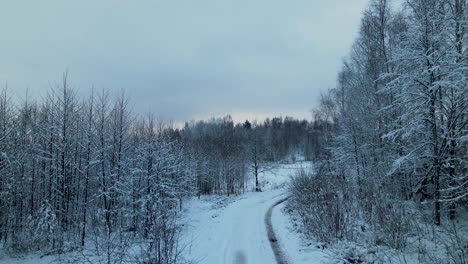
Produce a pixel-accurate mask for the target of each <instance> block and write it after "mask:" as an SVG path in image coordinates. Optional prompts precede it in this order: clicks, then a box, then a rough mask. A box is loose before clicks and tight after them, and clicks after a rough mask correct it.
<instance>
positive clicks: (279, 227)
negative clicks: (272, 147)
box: [183, 162, 327, 264]
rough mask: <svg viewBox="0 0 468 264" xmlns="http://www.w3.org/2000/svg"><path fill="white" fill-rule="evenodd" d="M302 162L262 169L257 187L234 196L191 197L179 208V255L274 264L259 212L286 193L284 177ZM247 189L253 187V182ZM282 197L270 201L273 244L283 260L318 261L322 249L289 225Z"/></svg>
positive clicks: (205, 262)
mask: <svg viewBox="0 0 468 264" xmlns="http://www.w3.org/2000/svg"><path fill="white" fill-rule="evenodd" d="M308 166H310V164H308V163H305V162H304V163H296V164H289V165H282V166H279V167H278V168H276V169H275V170H274V171H270V172H268V173H266V174H264V175H262V177H261V180H262V189H263V190H264V191H263V192H247V193H244V194H242V195H240V196H237V197H228V198H226V197H224V196H202V198H201V199H200V200H199V199H197V198H193V199H192V200H191V201H190V202H189V203H188V204H187V207H186V208H187V211H186V212H185V215H186V219H187V222H188V225H187V228H186V230H184V236H183V238H184V239H183V244H184V245H183V246H185V249H184V253H183V255H184V257H185V258H186V259H187V260H192V261H194V262H196V263H200V264H275V263H277V262H276V260H275V255H274V253H273V250H272V249H271V246H270V241H269V240H268V235H267V229H266V225H265V215H266V213H267V212H268V209H269V208H270V207H271V206H272V205H273V204H275V203H276V202H278V201H279V200H281V199H282V198H285V197H286V196H287V194H286V188H285V183H286V182H287V181H288V180H289V177H290V175H293V174H294V172H295V171H296V170H297V169H298V168H307V167H308ZM248 189H251V190H252V189H254V188H253V183H252V184H251V187H250V188H248ZM282 208H284V203H282V204H279V205H278V206H275V207H274V209H273V211H272V215H271V223H272V226H273V231H274V232H275V234H276V237H277V238H278V242H277V243H278V246H279V247H280V248H281V250H282V252H283V253H284V254H283V255H284V258H285V259H286V260H287V263H288V264H306V263H307V264H311V263H324V262H326V259H327V254H326V253H325V252H324V251H323V250H321V249H317V248H316V247H315V246H314V245H313V243H311V242H310V241H309V242H305V241H304V240H303V238H302V237H301V234H299V233H297V232H296V231H294V228H293V224H292V223H291V221H290V218H289V216H288V215H287V214H285V213H284V212H283V211H282Z"/></svg>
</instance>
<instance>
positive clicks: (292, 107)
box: [0, 0, 368, 122]
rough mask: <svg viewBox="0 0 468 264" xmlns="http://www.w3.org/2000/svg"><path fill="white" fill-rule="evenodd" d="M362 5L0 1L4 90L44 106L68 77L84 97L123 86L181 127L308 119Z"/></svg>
mask: <svg viewBox="0 0 468 264" xmlns="http://www.w3.org/2000/svg"><path fill="white" fill-rule="evenodd" d="M367 2H368V1H367V0H287V1H285V0H282V1H279V0H278V1H276V0H265V1H261V0H191V1H188V0H187V1H182V0H166V1H162V0H161V1H159V0H135V1H130V0H125V1H123V0H122V1H118V0H42V1H37V0H29V1H23V0H14V1H2V3H0V36H1V37H0V39H1V40H0V82H1V83H5V82H8V87H9V90H10V91H13V93H14V96H16V97H21V96H23V97H24V94H25V91H26V89H28V90H29V94H32V95H33V96H34V97H37V98H40V96H41V95H43V94H45V91H47V89H49V88H50V86H51V85H52V86H53V85H55V84H56V83H57V82H59V81H60V79H61V75H62V73H63V72H64V71H65V70H66V69H68V72H69V78H70V81H71V83H72V84H73V86H74V87H76V88H77V89H78V92H79V94H82V95H85V94H87V93H88V92H89V90H90V87H91V86H92V85H94V86H95V87H96V88H106V89H108V90H110V91H111V93H112V94H117V93H118V92H119V91H120V90H122V89H123V90H125V91H126V93H127V94H129V95H130V96H131V98H132V102H133V103H134V111H136V112H138V113H146V112H149V111H152V112H154V113H156V114H157V115H159V116H161V117H163V118H165V119H171V120H173V121H175V122H182V121H185V120H190V119H199V118H207V117H210V116H222V115H225V114H231V115H232V116H233V117H234V119H235V120H242V119H244V118H250V119H252V118H254V117H255V118H258V119H262V118H264V117H265V116H272V115H282V116H286V115H289V116H294V117H297V118H307V119H310V109H311V108H312V107H313V106H314V105H316V103H317V98H318V96H319V94H320V92H322V91H325V90H326V89H327V88H329V87H333V86H334V85H335V81H336V76H337V72H338V71H339V69H340V67H341V62H342V59H343V57H345V56H346V55H347V54H348V52H349V50H350V48H351V44H352V42H353V40H354V38H355V36H356V34H357V32H358V28H359V23H360V18H361V14H362V12H363V11H364V9H365V8H366V6H367Z"/></svg>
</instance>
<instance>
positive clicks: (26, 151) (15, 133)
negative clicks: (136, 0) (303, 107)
mask: <svg viewBox="0 0 468 264" xmlns="http://www.w3.org/2000/svg"><path fill="white" fill-rule="evenodd" d="M390 2H391V1H389V0H372V1H370V4H369V6H368V8H367V9H366V11H365V12H364V13H363V14H362V18H361V25H360V29H359V33H358V36H357V39H355V41H354V44H353V46H352V49H351V51H350V53H349V55H348V56H347V57H346V58H345V59H344V60H343V64H342V68H341V71H340V72H339V73H338V75H337V82H336V86H335V87H334V88H332V89H329V90H328V91H326V92H325V93H323V94H322V96H321V98H320V101H319V102H318V104H316V105H317V107H315V108H314V109H313V110H312V115H311V121H308V120H299V119H296V118H293V117H284V118H283V117H273V118H267V119H266V120H262V121H254V120H246V121H245V122H240V123H236V122H235V121H233V119H232V118H231V116H229V115H226V116H225V117H222V118H212V119H209V120H204V121H187V122H185V123H184V124H183V125H176V124H173V123H171V122H168V121H162V120H160V119H158V118H157V117H158V115H157V113H148V114H138V113H135V112H134V111H133V110H132V105H133V104H134V103H138V102H133V101H132V99H131V98H130V97H129V96H127V95H126V94H125V92H121V93H119V94H112V93H110V92H109V91H107V90H105V89H92V90H91V91H90V92H89V93H88V94H86V95H84V96H79V94H82V93H79V92H78V88H76V87H74V85H73V72H70V73H68V72H65V73H64V74H63V76H62V78H61V79H60V81H59V82H57V84H56V85H54V86H53V87H51V88H50V89H49V90H48V91H47V93H46V94H45V95H44V96H42V97H40V98H31V97H29V96H25V97H24V98H23V99H21V100H17V99H15V98H12V96H11V94H10V92H9V91H11V90H12V89H14V88H12V87H8V86H7V85H4V86H3V88H2V89H1V90H0V248H1V249H2V250H3V251H5V252H8V254H9V255H12V256H18V255H21V254H25V253H30V252H41V255H42V256H58V255H63V254H67V253H70V252H72V253H75V254H71V255H68V257H67V259H66V260H63V261H64V262H65V261H66V262H69V263H109V264H110V263H159V264H173V263H188V262H186V258H185V257H183V251H184V250H185V247H186V245H184V244H183V243H180V240H181V237H183V236H184V230H185V229H184V228H185V227H184V221H183V219H182V218H183V217H182V215H183V210H184V209H185V207H186V202H187V201H189V200H190V199H192V198H193V199H202V198H203V197H208V196H213V195H216V196H218V197H231V196H233V197H236V196H241V195H243V194H245V193H246V192H253V193H261V192H264V191H265V190H263V189H264V186H265V185H264V184H263V185H262V182H263V181H264V180H263V179H262V177H264V175H266V174H267V173H268V172H270V171H272V170H275V169H277V168H278V166H281V164H291V163H295V162H297V159H299V158H298V157H300V159H301V160H302V161H303V162H306V163H308V164H312V166H311V168H299V169H297V170H295V171H294V172H293V173H291V175H290V176H291V177H290V178H288V183H287V187H286V196H287V197H289V199H288V200H287V201H286V203H285V204H286V205H285V208H284V211H286V212H287V213H288V215H289V217H290V219H291V221H293V222H294V223H295V224H294V226H295V229H296V231H298V232H300V233H301V234H303V236H305V237H306V238H307V239H313V240H316V241H319V242H321V243H323V244H320V245H321V247H322V248H326V247H333V246H336V245H343V244H353V245H358V246H356V247H361V248H364V249H369V248H373V249H374V248H380V249H381V248H385V249H386V250H388V251H385V252H390V253H388V254H393V253H392V252H396V251H398V252H412V251H411V250H415V251H416V252H417V258H416V261H415V263H460V264H461V263H468V253H467V251H468V237H467V234H468V233H462V232H461V230H462V229H463V228H465V229H466V225H467V219H468V215H467V209H468V206H467V205H468V163H467V159H468V156H467V153H468V143H467V142H468V129H467V122H468V89H467V86H468V81H467V75H468V53H467V52H468V51H467V45H468V43H467V35H466V30H467V27H468V24H467V23H468V22H467V21H468V13H467V6H466V3H467V1H466V0H407V1H405V2H404V3H403V4H402V8H401V9H400V10H396V9H395V8H391V3H390ZM285 93H287V91H285ZM312 106H313V103H312V102H311V107H312ZM288 176H289V175H288ZM250 182H254V184H253V185H250V184H249V183H250ZM275 197H276V196H275ZM271 202H274V201H271ZM242 213H243V212H239V214H242ZM259 221H263V219H260V220H259ZM270 242H271V240H270ZM415 244H416V246H415V247H416V249H414V245H415ZM340 254H343V255H342V259H341V260H342V262H336V263H391V262H393V261H395V263H396V260H395V259H392V258H384V260H380V262H379V260H375V259H370V257H369V255H372V254H371V253H369V252H367V253H366V254H367V255H365V256H364V255H363V254H364V253H362V252H360V251H359V252H358V250H356V251H349V250H348V251H347V252H344V253H343V252H342V253H340ZM408 254H409V253H408ZM403 255H404V254H403ZM96 256H98V257H99V261H98V260H97V259H96V258H95V257H96ZM241 259H242V258H241ZM398 260H399V261H400V262H401V263H408V262H406V259H404V258H403V259H398ZM0 262H1V258H0ZM199 262H200V263H204V262H203V260H202V261H199ZM226 263H227V262H226ZM234 263H247V262H242V261H239V262H234ZM249 263H250V262H249ZM252 263H256V262H252ZM258 263H261V262H258ZM262 263H263V262H262ZM278 263H280V262H278ZM334 263H335V262H334ZM409 263H412V262H409Z"/></svg>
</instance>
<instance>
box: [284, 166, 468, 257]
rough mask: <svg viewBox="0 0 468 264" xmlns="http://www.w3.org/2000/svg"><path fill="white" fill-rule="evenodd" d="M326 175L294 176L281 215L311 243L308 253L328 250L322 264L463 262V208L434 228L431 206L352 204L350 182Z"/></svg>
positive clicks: (467, 240)
mask: <svg viewBox="0 0 468 264" xmlns="http://www.w3.org/2000/svg"><path fill="white" fill-rule="evenodd" d="M326 176H328V175H326ZM326 176H324V175H323V174H320V173H313V172H304V171H299V172H298V174H297V176H296V177H295V178H294V180H293V181H292V183H291V185H290V187H291V189H290V194H291V198H290V199H289V201H288V203H287V204H286V208H287V211H286V212H287V213H288V214H289V215H290V217H291V220H292V222H293V226H294V229H295V230H297V231H299V232H303V233H304V236H305V237H307V239H310V242H308V243H307V245H308V247H307V248H308V249H311V248H314V247H326V249H328V253H330V258H329V259H328V260H327V261H328V262H327V263H333V264H335V263H336V264H341V263H343V264H346V263H369V264H370V263H428V264H429V263H430V264H441V263H455V264H458V263H460V264H465V263H467V261H468V215H467V213H466V211H463V210H462V209H463V208H460V210H459V213H458V214H457V217H456V219H455V220H453V221H452V220H449V219H448V217H443V218H442V220H443V221H442V225H440V226H436V225H434V222H433V213H432V211H431V204H430V203H424V202H422V203H421V202H414V201H411V200H408V201H404V200H401V199H400V200H398V199H390V198H387V199H379V200H372V201H371V202H372V203H369V200H359V199H356V195H355V194H356V193H360V191H359V190H358V189H355V188H353V186H352V185H350V183H347V182H344V181H343V180H342V179H340V178H337V177H332V176H330V177H326ZM372 197H373V199H377V198H379V197H378V196H372ZM366 202H367V203H366ZM369 204H370V206H369ZM307 239H305V241H307ZM314 240H315V241H321V242H323V243H317V242H314Z"/></svg>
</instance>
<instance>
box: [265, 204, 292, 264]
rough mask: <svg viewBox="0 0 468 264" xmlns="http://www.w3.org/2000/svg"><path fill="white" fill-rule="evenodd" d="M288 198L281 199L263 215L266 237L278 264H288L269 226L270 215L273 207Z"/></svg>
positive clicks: (271, 227)
mask: <svg viewBox="0 0 468 264" xmlns="http://www.w3.org/2000/svg"><path fill="white" fill-rule="evenodd" d="M288 198H289V197H286V198H283V199H281V200H279V201H277V202H276V203H274V204H273V205H272V206H271V207H270V208H269V209H268V211H267V213H266V215H265V226H266V229H267V236H268V240H269V241H270V245H271V249H272V250H273V253H274V254H275V259H276V263H278V264H287V263H288V262H287V261H286V257H285V255H284V253H283V251H282V250H281V246H280V244H279V242H278V238H277V237H276V235H275V232H274V231H273V225H272V224H271V214H272V213H273V209H274V208H275V206H277V205H279V204H281V203H283V202H284V201H286V200H287V199H288Z"/></svg>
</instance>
